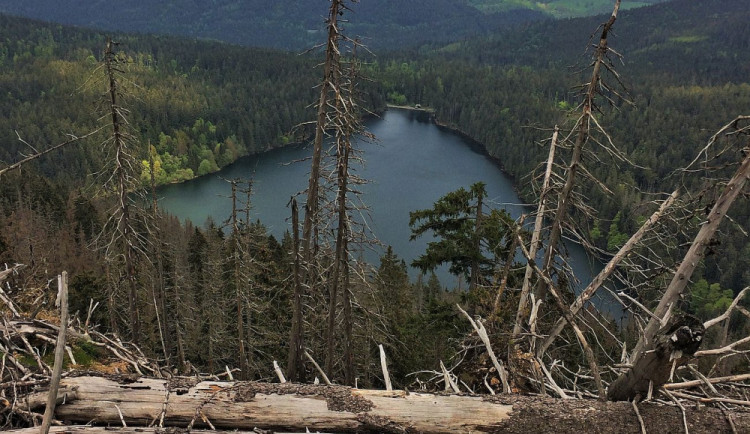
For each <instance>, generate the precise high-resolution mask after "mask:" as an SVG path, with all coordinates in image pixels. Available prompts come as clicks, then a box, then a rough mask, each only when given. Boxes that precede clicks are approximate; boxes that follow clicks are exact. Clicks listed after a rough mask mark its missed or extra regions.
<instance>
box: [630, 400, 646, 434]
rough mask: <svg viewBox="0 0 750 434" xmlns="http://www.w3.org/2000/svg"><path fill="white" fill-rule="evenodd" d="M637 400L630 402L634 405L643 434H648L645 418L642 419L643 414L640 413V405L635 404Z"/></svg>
mask: <svg viewBox="0 0 750 434" xmlns="http://www.w3.org/2000/svg"><path fill="white" fill-rule="evenodd" d="M635 401H636V400H635V399H634V400H632V401H630V402H631V404H633V410H634V411H635V416H636V417H637V418H638V423H639V424H640V425H641V434H647V433H646V424H645V423H643V418H642V417H641V412H640V411H638V404H636V403H635Z"/></svg>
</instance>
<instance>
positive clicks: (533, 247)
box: [510, 125, 560, 345]
mask: <svg viewBox="0 0 750 434" xmlns="http://www.w3.org/2000/svg"><path fill="white" fill-rule="evenodd" d="M559 132H560V128H558V127H557V125H555V132H554V133H552V142H551V143H550V146H549V155H548V156H547V170H545V172H544V181H543V182H542V190H541V192H540V193H539V206H538V208H537V211H536V220H535V221H534V232H532V233H531V244H529V253H530V254H531V256H532V257H534V256H536V252H537V250H538V249H539V247H540V246H541V244H540V240H541V236H542V225H543V224H544V212H545V209H546V206H547V194H548V193H549V182H550V181H549V180H550V177H551V176H552V166H553V163H554V161H555V148H557V135H558V133H559ZM533 274H534V270H533V269H532V268H531V266H529V265H528V264H527V265H526V272H525V274H524V277H523V286H522V287H521V297H520V298H519V300H518V310H517V311H516V322H515V324H513V334H512V335H511V339H510V342H511V345H514V343H515V341H516V339H518V335H519V334H520V333H521V328H522V327H521V324H522V322H523V318H524V316H525V315H526V306H527V304H528V298H529V292H531V276H533Z"/></svg>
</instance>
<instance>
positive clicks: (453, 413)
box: [19, 377, 750, 434]
mask: <svg viewBox="0 0 750 434" xmlns="http://www.w3.org/2000/svg"><path fill="white" fill-rule="evenodd" d="M76 387H77V390H75V391H73V388H76ZM168 389H169V390H171V391H172V393H169V394H168V393H167V390H168ZM62 393H68V399H67V400H66V402H65V403H64V404H61V405H59V406H58V408H57V410H56V417H57V418H58V419H60V420H66V421H71V422H74V423H75V422H77V423H87V422H89V421H91V420H93V419H96V423H98V424H102V425H104V424H106V425H108V428H106V430H114V431H113V432H114V433H116V434H132V433H133V432H134V431H133V429H132V428H127V429H125V428H122V429H118V428H111V427H112V426H120V425H121V420H124V421H125V422H126V423H127V424H128V425H129V426H142V427H145V426H147V425H148V424H150V423H152V421H155V420H160V419H161V418H162V417H163V421H164V426H165V427H176V428H185V427H186V426H189V425H191V424H192V425H191V426H194V427H195V428H199V427H201V428H207V427H208V424H209V423H211V424H212V425H213V426H214V427H215V429H223V430H230V429H239V430H253V429H255V428H256V427H257V428H260V429H264V430H273V431H275V432H284V431H293V432H305V430H306V429H309V430H310V431H312V432H316V431H324V432H325V431H328V432H331V431H335V432H359V433H361V432H381V433H384V432H389V433H395V432H425V433H427V432H428V433H457V432H496V433H509V434H528V433H535V434H577V433H580V432H581V430H582V429H583V430H584V431H592V432H603V433H605V432H628V433H631V432H640V425H639V422H638V419H637V418H636V417H635V415H634V414H633V413H632V407H631V405H630V404H628V403H611V402H608V403H603V402H597V401H593V400H586V399H581V400H564V401H562V400H559V399H552V398H547V399H545V398H539V397H525V396H518V395H510V396H509V395H505V396H502V397H500V396H497V397H487V396H485V397H477V396H466V395H462V396H457V395H451V396H444V395H434V394H427V393H419V392H408V391H403V390H394V391H391V392H387V391H383V390H365V389H351V388H348V387H342V386H311V385H299V384H290V383H284V384H263V383H254V382H243V383H226V382H224V383H223V382H213V381H204V382H200V383H197V384H196V382H195V381H194V380H192V379H186V378H182V379H180V381H174V382H169V381H165V380H154V379H146V378H143V379H140V380H137V381H136V382H132V380H131V382H128V383H127V384H121V383H118V382H117V381H115V380H110V379H105V378H99V377H70V378H66V379H64V380H63V382H62V390H61V392H60V394H58V396H60V397H61V394H62ZM165 397H166V399H165ZM44 398H45V396H44V394H38V395H37V394H34V395H31V396H29V397H28V402H29V404H30V406H31V407H37V406H42V405H44ZM165 401H166V405H165V404H164V403H165ZM118 407H119V408H120V410H121V412H122V419H121V418H120V414H119V412H118ZM639 407H640V411H641V413H642V416H643V419H644V420H645V421H646V425H647V426H648V427H649V432H673V431H674V427H676V426H680V425H682V414H681V411H680V409H678V408H675V407H668V406H664V405H658V404H654V403H643V404H641V405H640V406H639ZM165 408H166V409H167V410H166V411H165V410H164V409H165ZM686 413H687V415H686V417H687V418H688V422H689V424H690V432H691V433H693V434H705V433H716V432H731V429H730V422H728V421H727V417H726V416H725V414H724V413H723V412H722V411H721V410H719V409H711V408H707V407H705V406H701V407H700V408H698V407H695V408H693V407H691V408H687V409H686ZM540 414H541V415H544V417H543V420H541V421H540V418H539V417H538V415H540ZM731 414H732V418H733V419H734V420H733V422H734V425H735V426H736V427H737V428H738V430H739V431H740V432H746V431H747V430H748V429H750V416H749V415H748V414H747V413H743V412H732V413H731ZM582 427H583V428H582ZM60 428H63V429H64V430H65V431H66V432H67V431H71V432H73V433H76V434H86V433H87V432H88V433H89V434H104V433H105V432H109V431H105V429H104V428H96V427H88V428H83V427H60ZM55 429H56V428H53V432H62V431H55ZM97 430H98V431H97ZM138 430H139V431H142V432H144V433H148V434H156V433H158V432H163V430H157V431H151V429H150V428H138ZM34 432H38V430H34V431H19V434H33V433H34ZM253 432H258V430H256V431H253ZM211 433H216V431H212V432H211Z"/></svg>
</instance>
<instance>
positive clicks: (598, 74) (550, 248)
mask: <svg viewBox="0 0 750 434" xmlns="http://www.w3.org/2000/svg"><path fill="white" fill-rule="evenodd" d="M619 9H620V0H617V1H616V2H615V6H614V10H613V11H612V15H611V16H610V18H609V21H607V23H606V24H604V27H603V28H602V33H601V37H600V39H599V43H598V45H597V46H596V51H595V53H594V62H593V64H592V71H591V79H590V80H589V82H588V83H587V84H586V85H585V87H586V90H585V92H584V94H583V102H582V103H581V116H580V117H579V118H578V121H577V123H576V125H575V128H574V129H573V131H574V133H575V134H576V139H575V141H574V142H573V146H572V148H573V149H572V155H571V157H570V163H569V165H568V167H567V174H566V177H565V184H564V185H563V187H562V190H561V191H560V195H559V197H558V200H557V210H556V211H555V218H554V221H553V222H552V227H551V229H550V233H549V239H548V241H547V249H546V250H545V253H544V262H543V266H542V270H544V271H545V272H546V273H547V274H551V273H550V269H551V267H552V264H553V262H554V260H555V255H556V254H557V245H558V243H559V242H560V239H561V236H562V230H563V224H564V222H565V220H566V219H567V216H568V208H569V206H570V205H571V202H572V201H573V196H572V194H573V188H574V187H575V185H576V177H577V175H578V171H579V169H580V168H581V165H582V155H583V148H584V147H585V146H586V144H587V142H588V141H589V137H590V129H591V123H592V122H596V120H595V119H594V117H593V112H594V111H595V110H596V109H597V104H596V97H597V95H599V92H600V89H602V88H608V87H607V86H605V85H604V84H603V82H602V73H603V71H602V70H603V69H609V68H610V67H609V66H608V65H607V63H606V61H607V59H606V56H607V54H608V53H609V52H610V48H609V47H608V41H607V38H608V37H609V32H610V31H611V30H612V26H614V24H615V20H616V19H617V12H618V11H619ZM610 70H611V69H610ZM546 288H547V284H546V283H545V282H544V280H542V279H540V280H539V281H538V283H537V287H536V290H535V295H536V298H537V299H541V298H543V297H544V296H545V295H546V294H547V290H546Z"/></svg>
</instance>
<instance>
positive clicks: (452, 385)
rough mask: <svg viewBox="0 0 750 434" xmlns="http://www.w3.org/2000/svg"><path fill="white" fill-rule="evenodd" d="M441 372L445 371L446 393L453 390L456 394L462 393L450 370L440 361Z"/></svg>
mask: <svg viewBox="0 0 750 434" xmlns="http://www.w3.org/2000/svg"><path fill="white" fill-rule="evenodd" d="M440 370H441V371H443V378H444V379H445V391H446V392H450V391H451V389H452V390H453V391H454V392H455V393H461V389H459V388H458V384H456V382H455V381H453V378H452V377H451V374H450V372H448V369H447V368H446V367H445V364H444V363H443V361H442V360H441V361H440Z"/></svg>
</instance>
